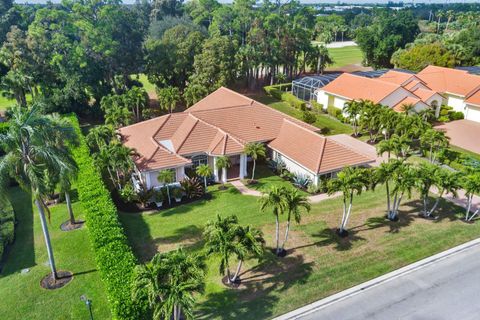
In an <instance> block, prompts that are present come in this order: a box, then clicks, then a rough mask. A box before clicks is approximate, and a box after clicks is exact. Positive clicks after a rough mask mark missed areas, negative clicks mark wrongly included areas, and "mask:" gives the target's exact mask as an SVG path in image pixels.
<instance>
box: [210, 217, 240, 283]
mask: <svg viewBox="0 0 480 320" xmlns="http://www.w3.org/2000/svg"><path fill="white" fill-rule="evenodd" d="M239 228H240V227H239V225H238V218H237V216H235V215H231V216H228V217H226V218H222V217H221V216H220V215H217V219H216V220H214V221H208V222H207V225H206V226H205V231H204V233H203V235H204V237H205V248H206V250H207V254H208V255H210V254H217V255H219V256H220V269H219V273H220V274H221V275H226V276H227V283H231V279H232V278H231V276H230V256H231V255H232V254H237V256H242V255H243V252H242V250H243V248H242V246H241V245H240V244H239V243H238V241H236V240H237V239H236V238H237V235H238V232H239Z"/></svg>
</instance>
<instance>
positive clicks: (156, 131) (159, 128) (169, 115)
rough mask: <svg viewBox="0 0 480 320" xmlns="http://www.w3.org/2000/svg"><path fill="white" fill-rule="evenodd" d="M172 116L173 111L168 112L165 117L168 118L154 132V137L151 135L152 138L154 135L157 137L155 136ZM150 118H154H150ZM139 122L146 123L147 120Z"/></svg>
mask: <svg viewBox="0 0 480 320" xmlns="http://www.w3.org/2000/svg"><path fill="white" fill-rule="evenodd" d="M171 116H172V114H171V113H169V114H167V116H166V117H165V118H166V119H165V121H163V123H162V125H160V126H159V127H158V129H157V130H155V132H154V133H153V135H152V137H151V138H152V139H153V137H155V136H156V135H157V133H159V132H160V130H161V129H162V128H163V126H164V125H165V124H166V123H167V122H168V120H169V119H170V118H171ZM154 119H156V118H154ZM150 120H153V119H150ZM150 120H147V121H150ZM138 123H145V121H142V122H138ZM136 124H137V123H136ZM153 140H154V141H155V139H153Z"/></svg>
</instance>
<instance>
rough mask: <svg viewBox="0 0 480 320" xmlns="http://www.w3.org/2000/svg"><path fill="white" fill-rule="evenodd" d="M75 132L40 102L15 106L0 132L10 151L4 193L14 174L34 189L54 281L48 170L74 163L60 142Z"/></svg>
mask: <svg viewBox="0 0 480 320" xmlns="http://www.w3.org/2000/svg"><path fill="white" fill-rule="evenodd" d="M74 135H75V130H74V129H73V127H72V126H71V125H70V124H67V123H66V122H58V121H56V119H54V118H53V117H51V116H44V115H41V114H40V112H39V110H38V107H37V106H36V105H34V106H32V107H31V109H26V108H21V107H19V106H17V107H15V108H13V109H12V116H11V119H10V121H9V130H8V132H7V133H6V134H3V135H0V145H1V146H2V148H3V150H4V151H5V152H6V155H5V156H4V157H3V158H2V159H1V160H0V188H2V189H3V190H2V193H4V192H6V191H5V190H4V187H5V185H6V183H7V181H8V179H9V178H13V179H15V180H16V181H17V182H18V183H19V184H20V186H21V187H22V188H23V189H24V190H26V191H28V192H31V195H32V196H33V198H34V199H35V205H36V206H37V209H38V213H39V216H40V223H41V225H42V231H43V235H44V238H45V244H46V246H47V253H48V258H49V264H50V268H51V271H52V278H53V280H54V281H56V280H57V279H58V274H57V269H56V265H55V259H54V255H53V249H52V244H51V242H50V235H49V232H48V227H47V223H46V220H45V211H44V208H45V206H44V202H43V199H42V197H43V196H44V193H45V184H44V170H48V172H52V173H53V172H61V171H62V170H66V168H73V167H74V163H75V162H74V161H73V159H72V157H71V156H70V154H69V152H68V149H67V148H65V147H64V146H62V145H60V146H59V145H57V144H56V142H57V139H58V138H59V137H60V136H63V137H64V140H65V141H67V140H69V139H70V138H71V137H73V136H74Z"/></svg>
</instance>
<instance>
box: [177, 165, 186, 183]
mask: <svg viewBox="0 0 480 320" xmlns="http://www.w3.org/2000/svg"><path fill="white" fill-rule="evenodd" d="M184 178H185V167H178V168H177V179H176V180H177V182H180V181H182V180H183V179H184Z"/></svg>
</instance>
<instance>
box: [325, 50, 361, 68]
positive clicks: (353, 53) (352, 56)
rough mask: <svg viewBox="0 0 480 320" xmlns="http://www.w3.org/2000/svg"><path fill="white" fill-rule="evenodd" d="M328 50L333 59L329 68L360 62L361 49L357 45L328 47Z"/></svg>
mask: <svg viewBox="0 0 480 320" xmlns="http://www.w3.org/2000/svg"><path fill="white" fill-rule="evenodd" d="M328 52H329V53H330V56H331V57H332V59H333V64H332V65H330V66H328V67H329V68H339V67H344V66H346V65H349V64H361V63H362V59H363V56H362V50H360V48H359V47H358V46H349V47H343V48H329V49H328Z"/></svg>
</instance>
